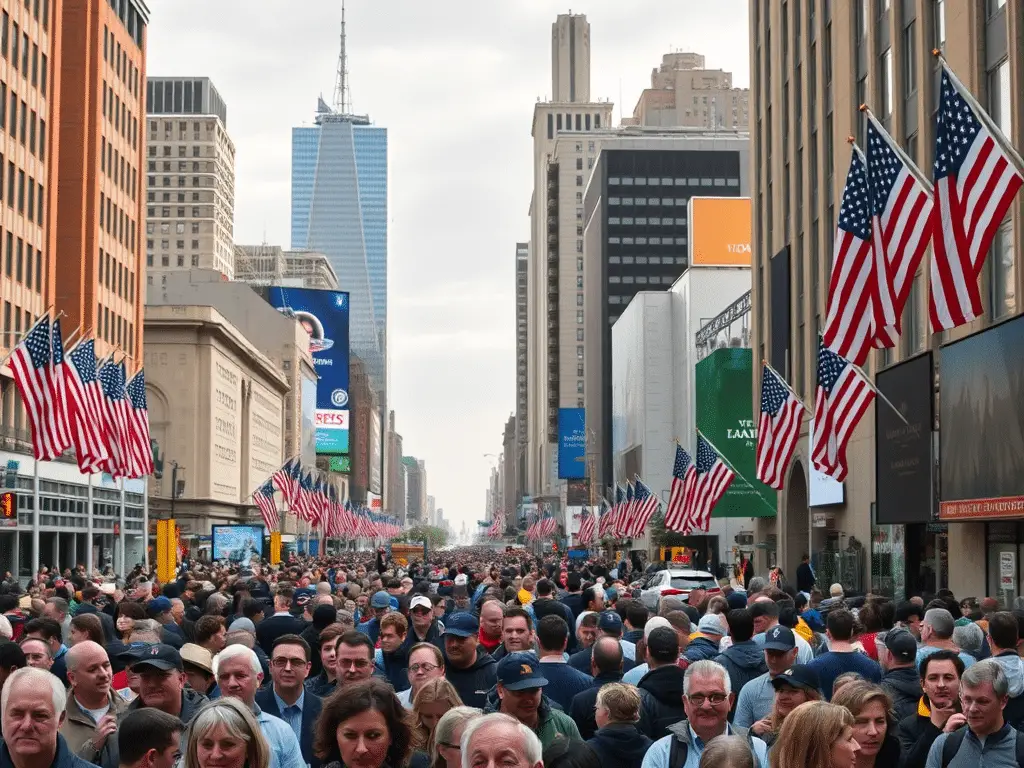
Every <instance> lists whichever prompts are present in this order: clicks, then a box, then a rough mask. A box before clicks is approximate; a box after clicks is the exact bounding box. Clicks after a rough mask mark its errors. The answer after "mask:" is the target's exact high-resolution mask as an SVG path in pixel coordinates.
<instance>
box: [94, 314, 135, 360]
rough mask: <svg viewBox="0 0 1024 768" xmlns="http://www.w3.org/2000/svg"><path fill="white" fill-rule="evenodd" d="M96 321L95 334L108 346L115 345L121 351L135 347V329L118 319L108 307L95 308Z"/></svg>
mask: <svg viewBox="0 0 1024 768" xmlns="http://www.w3.org/2000/svg"><path fill="white" fill-rule="evenodd" d="M97 310H98V311H97V312H96V321H97V324H98V326H99V327H98V328H97V332H98V333H99V335H100V338H102V339H103V340H104V341H106V342H107V343H108V344H116V345H117V346H119V347H121V348H122V349H128V350H130V349H132V348H134V346H135V329H134V328H132V324H131V323H129V322H128V321H127V320H125V319H124V318H123V317H120V316H119V315H118V314H117V313H116V312H114V311H112V310H111V309H110V308H109V307H104V306H102V305H100V306H99V307H98V308H97Z"/></svg>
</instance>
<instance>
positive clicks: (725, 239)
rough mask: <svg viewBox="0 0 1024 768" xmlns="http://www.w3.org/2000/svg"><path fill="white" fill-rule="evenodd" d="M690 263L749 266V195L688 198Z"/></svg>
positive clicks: (707, 265)
mask: <svg viewBox="0 0 1024 768" xmlns="http://www.w3.org/2000/svg"><path fill="white" fill-rule="evenodd" d="M689 219H690V266H700V267H749V266H750V198H749V197H691V198H690V206H689Z"/></svg>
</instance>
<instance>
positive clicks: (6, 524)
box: [0, 491, 18, 528]
mask: <svg viewBox="0 0 1024 768" xmlns="http://www.w3.org/2000/svg"><path fill="white" fill-rule="evenodd" d="M17 527H18V494H16V493H14V492H13V491H4V492H3V493H0V528H17Z"/></svg>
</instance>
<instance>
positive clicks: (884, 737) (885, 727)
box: [832, 680, 900, 768]
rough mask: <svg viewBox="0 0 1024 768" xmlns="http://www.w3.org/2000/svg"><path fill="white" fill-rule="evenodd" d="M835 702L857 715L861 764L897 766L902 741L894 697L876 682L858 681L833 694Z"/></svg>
mask: <svg viewBox="0 0 1024 768" xmlns="http://www.w3.org/2000/svg"><path fill="white" fill-rule="evenodd" d="M832 703H833V704H835V705H837V706H840V707H846V708H847V709H848V710H850V714H851V715H853V720H854V724H853V738H855V739H856V740H857V744H859V745H860V751H859V752H858V753H857V765H858V766H860V768H874V766H876V765H880V766H883V765H884V766H893V765H896V763H898V762H899V760H900V743H899V740H898V739H897V738H896V722H895V720H894V718H893V715H892V699H890V698H889V694H887V693H886V692H885V691H884V690H883V689H882V688H881V687H879V686H877V685H875V684H874V683H869V682H867V681H866V680H865V681H863V682H862V681H855V682H852V683H849V684H848V685H844V686H843V688H842V690H840V691H839V692H838V693H836V694H833V696H832Z"/></svg>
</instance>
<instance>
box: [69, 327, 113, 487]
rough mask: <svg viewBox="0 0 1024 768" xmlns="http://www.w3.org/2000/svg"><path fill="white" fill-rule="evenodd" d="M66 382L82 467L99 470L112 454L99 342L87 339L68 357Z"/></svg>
mask: <svg viewBox="0 0 1024 768" xmlns="http://www.w3.org/2000/svg"><path fill="white" fill-rule="evenodd" d="M64 384H65V389H66V390H67V395H68V426H69V427H70V428H71V441H72V443H73V444H74V447H75V457H76V458H77V460H78V468H79V469H80V470H81V471H82V472H83V473H86V474H91V473H93V472H98V471H100V470H101V469H102V468H103V465H104V463H105V462H106V461H107V460H108V459H109V458H110V453H109V451H108V450H107V443H106V440H105V437H104V432H103V424H104V412H105V411H104V406H103V387H101V386H100V380H99V379H98V378H97V377H96V342H95V341H94V340H93V339H83V340H82V341H80V342H78V344H76V345H75V347H74V349H72V350H71V351H70V352H68V354H67V357H65V359H64Z"/></svg>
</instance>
